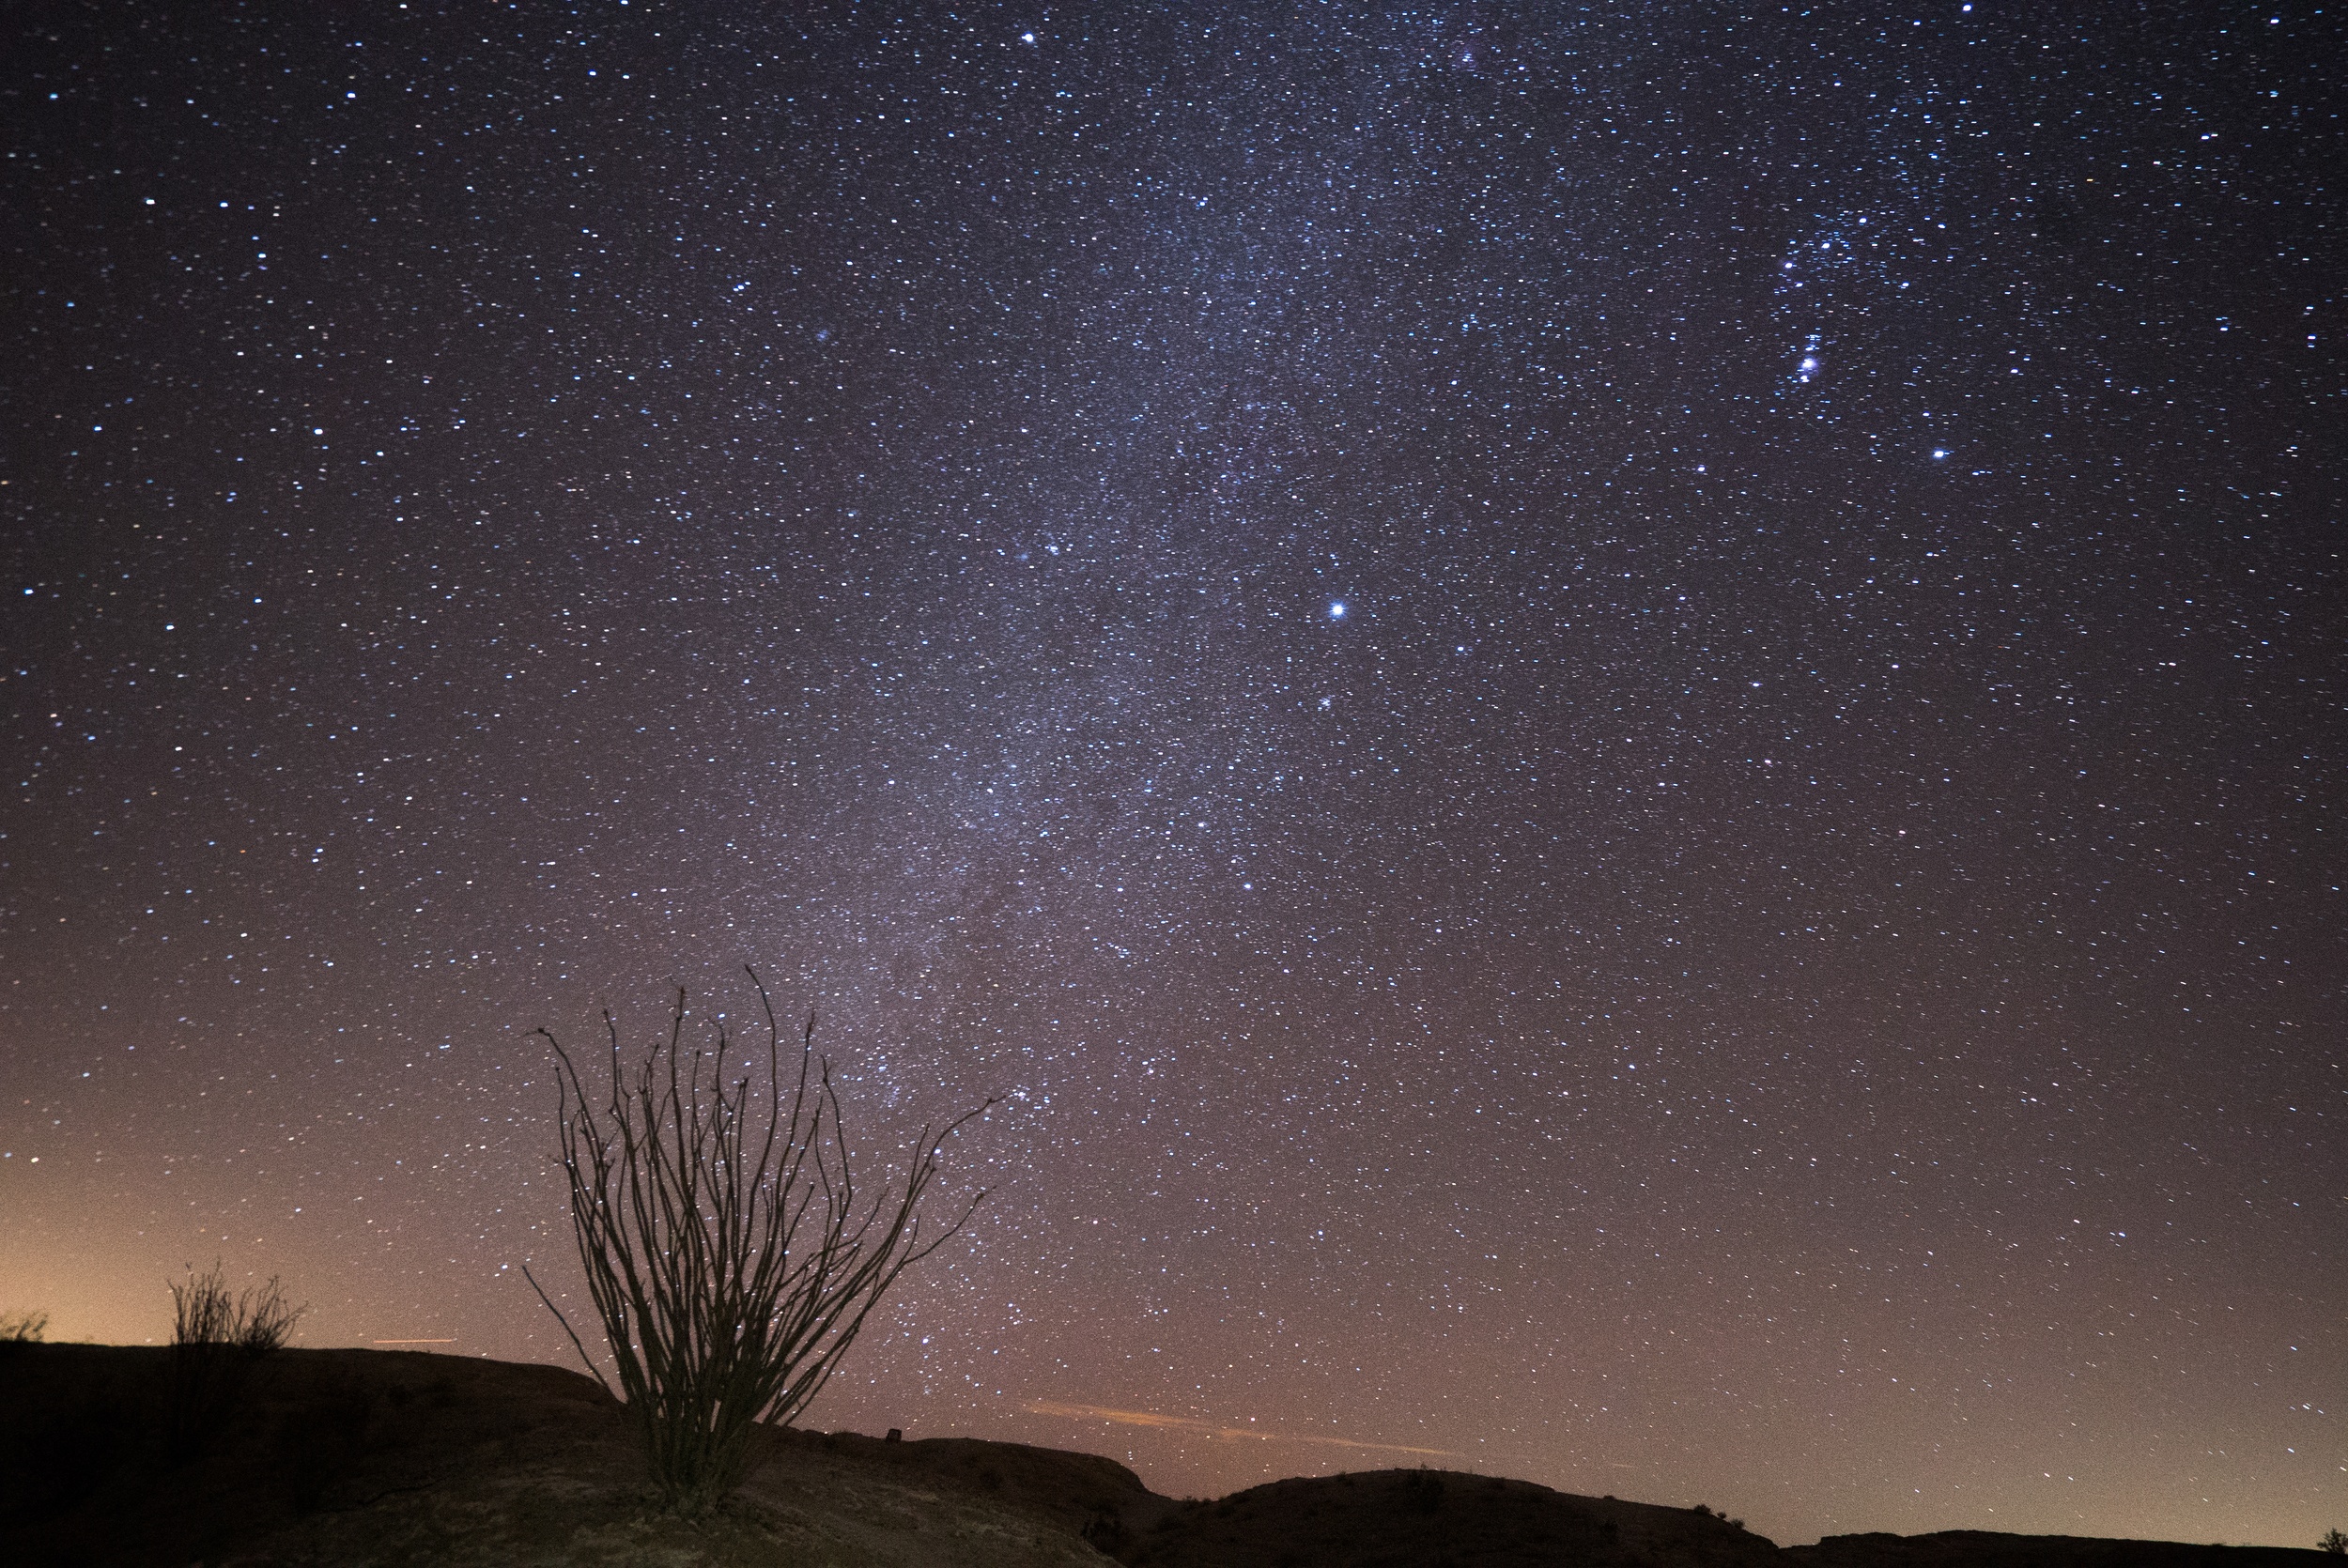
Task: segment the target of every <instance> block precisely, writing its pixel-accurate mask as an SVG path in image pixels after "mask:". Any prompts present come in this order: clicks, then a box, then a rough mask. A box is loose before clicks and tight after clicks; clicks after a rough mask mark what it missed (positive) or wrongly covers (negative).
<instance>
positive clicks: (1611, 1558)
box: [0, 1345, 2325, 1568]
mask: <svg viewBox="0 0 2348 1568" xmlns="http://www.w3.org/2000/svg"><path fill="white" fill-rule="evenodd" d="M168 1357H169V1353H168V1352H167V1351H164V1350H162V1349H147V1348H130V1347H116V1346H109V1345H8V1346H0V1562H5V1563H7V1564H9V1565H11V1568H18V1565H22V1568H35V1565H39V1564H51V1563H55V1564H68V1563H70V1564H76V1565H80V1564H115V1563H120V1564H156V1565H162V1568H186V1565H188V1564H193V1563H204V1564H208V1565H214V1568H219V1565H226V1564H250V1565H254V1568H260V1565H264V1564H266V1565H271V1568H280V1565H282V1568H292V1565H295V1564H317V1565H321V1568H325V1565H342V1564H353V1565H356V1564H378V1563H379V1564H387V1565H388V1564H416V1565H420V1568H421V1565H425V1564H432V1565H436V1568H438V1565H449V1568H471V1565H480V1568H488V1565H491V1564H495V1565H498V1568H509V1565H510V1568H525V1565H532V1564H548V1565H551V1564H564V1565H572V1564H578V1565H587V1564H611V1565H614V1568H617V1565H619V1564H631V1565H633V1564H652V1563H657V1564H662V1565H664V1568H699V1565H703V1564H708V1565H713V1568H715V1565H718V1564H725V1565H740V1568H767V1565H774V1568H783V1565H790V1568H866V1565H873V1568H878V1565H884V1564H885V1565H888V1568H996V1565H1004V1568H1008V1565H1011V1564H1036V1565H1046V1564H1052V1565H1057V1564H1072V1565H1073V1564H1093V1565H1095V1568H1105V1565H1106V1564H1107V1563H1109V1562H1111V1561H1112V1560H1114V1561H1118V1562H1123V1563H1127V1564H1130V1565H1133V1568H1143V1565H1151V1568H1157V1565H1163V1568H1323V1565H1327V1568H1378V1565H1391V1568H1435V1565H1437V1564H1456V1565H1459V1568H1469V1565H1476V1568H1501V1565H1515V1564H1527V1565H1529V1564H1537V1563H1539V1564H1577V1565H1583V1564H1586V1565H1588V1568H1743V1565H1747V1564H1751V1565H1754V1568H1759V1565H1762V1564H1770V1565H1774V1568H2201V1565H2209V1568H2217V1565H2219V1564H2223V1565H2225V1568H2266V1565H2270V1564H2271V1565H2273V1568H2281V1565H2282V1564H2284V1563H2286V1562H2291V1563H2307V1564H2309V1568H2313V1564H2314V1563H2316V1562H2319V1561H2323V1560H2325V1559H2323V1558H2322V1557H2321V1555H2320V1554H2318V1553H2314V1552H2298V1551H2285V1550H2281V1549H2278V1548H2266V1547H2248V1546H2231V1547H2230V1546H2189V1545H2167V1544H2162V1543H2156V1542H2142V1541H2093V1540H2077V1539H2070V1538H2066V1537H2061V1536H2019V1535H1990V1534H1982V1533H1977V1532H1972V1531H1958V1532H1950V1533H1946V1534H1940V1535H1926V1536H1913V1537H1900V1536H1892V1535H1849V1536H1834V1537H1830V1538H1829V1539H1828V1540H1826V1541H1823V1542H1820V1543H1819V1544H1818V1545H1815V1546H1798V1547H1791V1548H1785V1549H1780V1548H1779V1547H1777V1546H1776V1545H1772V1544H1771V1543H1769V1541H1766V1540H1764V1539H1762V1538H1761V1537H1760V1536H1757V1535H1753V1534H1752V1533H1750V1532H1748V1531H1745V1530H1740V1529H1738V1528H1737V1527H1735V1526H1733V1525H1731V1524H1729V1523H1728V1522H1727V1521H1726V1520H1723V1519H1720V1518H1715V1517H1712V1516H1710V1515H1707V1514H1696V1513H1693V1512H1691V1511H1689V1510H1685V1509H1676V1508H1658V1507H1653V1506H1650V1505H1648V1504H1645V1503H1635V1502H1618V1501H1615V1500H1614V1499H1597V1498H1580V1497H1569V1496H1568V1495H1566V1494H1564V1493H1560V1492H1552V1491H1550V1490H1549V1489H1548V1488H1546V1487H1542V1486H1536V1485H1533V1484H1531V1483H1527V1482H1522V1481H1500V1480H1494V1479H1491V1478H1488V1477H1483V1476H1472V1475H1457V1474H1450V1473H1445V1472H1442V1471H1431V1470H1384V1471H1378V1472H1373V1473H1369V1474H1361V1475H1346V1476H1330V1477H1323V1478H1321V1479H1316V1480H1299V1481H1282V1482H1275V1483H1273V1484H1271V1485H1268V1486H1259V1487H1255V1488H1253V1489H1252V1490H1249V1491H1245V1492H1240V1493H1235V1494H1234V1495H1232V1496H1230V1497H1228V1498H1224V1499H1220V1500H1218V1501H1214V1502H1178V1501H1176V1500H1174V1499H1170V1498H1161V1497H1158V1496H1157V1495H1155V1494H1154V1493H1151V1491H1149V1490H1148V1489H1147V1488H1145V1487H1144V1486H1143V1485H1142V1484H1141V1483H1140V1481H1139V1480H1138V1479H1136V1478H1135V1475H1134V1474H1133V1472H1132V1471H1130V1470H1128V1469H1126V1468H1124V1467H1123V1466H1121V1465H1118V1464H1115V1463H1112V1462H1111V1461H1109V1460H1106V1459H1103V1458H1099V1457H1097V1456H1095V1455H1092V1454H1088V1453H1060V1452H1058V1451H1057V1450H1053V1449H1040V1448H1028V1447H1025V1446H1023V1445H1019V1444H1013V1443H987V1442H980V1441H977V1440H975V1439H970V1438H959V1437H949V1438H932V1439H929V1440H927V1441H922V1442H911V1443H884V1442H882V1441H880V1440H878V1439H876V1438H872V1437H858V1436H857V1435H855V1434H852V1433H833V1434H829V1435H825V1434H819V1433H801V1432H770V1433H765V1434H763V1435H762V1441H763V1445H764V1452H763V1454H762V1457H761V1460H760V1463H759V1465H758V1467H757V1468H756V1469H755V1471H754V1472H753V1473H752V1475H751V1478H750V1481H749V1484H748V1485H747V1486H746V1487H745V1488H744V1490H743V1492H742V1494H741V1496H740V1498H739V1499H737V1501H736V1502H735V1503H734V1505H732V1506H731V1507H730V1508H729V1509H728V1510H727V1511H726V1512H725V1514H723V1515H722V1516H721V1517H719V1518H718V1519H717V1520H715V1521H714V1522H712V1523H709V1524H706V1525H702V1526H687V1525H685V1524H682V1523H680V1522H678V1521H676V1520H673V1519H668V1518H664V1517H662V1516H660V1515H659V1514H657V1512H655V1511H654V1510H653V1508H652V1507H651V1506H650V1501H649V1498H648V1495H647V1492H646V1490H645V1486H644V1482H643V1469H642V1464H641V1459H640V1458H639V1457H638V1455H637V1453H636V1451H635V1448H634V1442H633V1437H632V1434H631V1433H630V1431H629V1429H628V1427H627V1425H626V1421H625V1418H624V1415H623V1412H622V1411H621V1409H620V1407H618V1406H616V1405H614V1404H613V1403H612V1402H611V1401H610V1399H609V1398H607V1397H606V1396H605V1395H604V1393H603V1392H602V1391H601V1390H599V1389H597V1388H596V1387H595V1384H594V1383H593V1382H591V1381H589V1380H588V1379H587V1378H585V1377H583V1376H579V1375H578V1374H576V1373H571V1372H565V1371H563V1370H561V1369H559V1368H554V1367H543V1366H517V1365H513V1364H511V1363H508V1362H502V1361H484V1360H469V1359H464V1358H459V1357H455V1356H429V1355H415V1354H409V1353H404V1352H384V1351H374V1350H287V1351H282V1352H280V1353H278V1354H277V1355H274V1356H271V1357H268V1358H266V1359H264V1360H259V1361H257V1362H254V1363H251V1365H250V1367H249V1370H246V1371H244V1372H243V1373H242V1380H241V1383H240V1385H239V1386H236V1387H234V1388H233V1390H232V1391H231V1392H230V1393H229V1395H228V1396H226V1397H224V1398H223V1399H221V1400H220V1401H219V1402H218V1404H217V1407H216V1408H215V1409H214V1411H213V1412H212V1414H211V1417H210V1419H209V1421H206V1420H198V1421H196V1422H193V1424H191V1422H189V1421H188V1420H187V1419H185V1418H186V1417H187V1416H188V1415H189V1413H190V1411H189V1407H188V1402H187V1401H186V1400H185V1399H184V1398H183V1399H182V1400H181V1402H180V1405H179V1407H178V1417H179V1418H180V1419H179V1420H178V1422H177V1426H176V1428H175V1417H174V1406H173V1403H172V1385H171V1379H170V1376H169V1360H168ZM195 1413H196V1414H197V1415H198V1416H201V1415H202V1414H203V1412H202V1411H201V1410H198V1411H196V1412H195Z"/></svg>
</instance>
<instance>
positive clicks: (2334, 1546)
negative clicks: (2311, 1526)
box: [2315, 1530, 2348, 1557]
mask: <svg viewBox="0 0 2348 1568" xmlns="http://www.w3.org/2000/svg"><path fill="white" fill-rule="evenodd" d="M2315 1549H2316V1550H2317V1551H2319V1552H2329V1553H2331V1554H2332V1555H2333V1556H2334V1557H2348V1535H2342V1534H2341V1533H2340V1531H2338V1530H2325V1532H2324V1539H2323V1540H2321V1541H2318V1542H2317V1543H2316V1544H2315Z"/></svg>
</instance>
